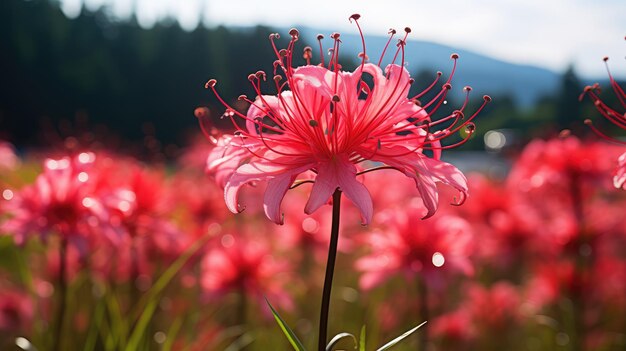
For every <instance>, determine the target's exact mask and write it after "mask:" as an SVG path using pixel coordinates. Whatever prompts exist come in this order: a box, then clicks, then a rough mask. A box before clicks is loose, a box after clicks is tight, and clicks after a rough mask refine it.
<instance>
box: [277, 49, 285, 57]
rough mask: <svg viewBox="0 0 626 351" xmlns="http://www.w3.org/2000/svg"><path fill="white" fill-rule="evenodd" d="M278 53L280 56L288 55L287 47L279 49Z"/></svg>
mask: <svg viewBox="0 0 626 351" xmlns="http://www.w3.org/2000/svg"><path fill="white" fill-rule="evenodd" d="M278 55H280V57H285V56H287V49H280V51H278Z"/></svg>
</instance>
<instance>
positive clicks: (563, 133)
mask: <svg viewBox="0 0 626 351" xmlns="http://www.w3.org/2000/svg"><path fill="white" fill-rule="evenodd" d="M570 135H572V131H571V130H569V129H563V130H562V131H561V132H560V133H559V138H561V139H565V138H567V137H569V136H570Z"/></svg>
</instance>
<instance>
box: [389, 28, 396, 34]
mask: <svg viewBox="0 0 626 351" xmlns="http://www.w3.org/2000/svg"><path fill="white" fill-rule="evenodd" d="M387 34H391V35H393V34H396V30H395V29H393V28H389V32H387Z"/></svg>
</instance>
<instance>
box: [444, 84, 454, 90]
mask: <svg viewBox="0 0 626 351" xmlns="http://www.w3.org/2000/svg"><path fill="white" fill-rule="evenodd" d="M442 88H444V89H446V90H450V89H452V84H450V83H446V84H444V85H443V86H442Z"/></svg>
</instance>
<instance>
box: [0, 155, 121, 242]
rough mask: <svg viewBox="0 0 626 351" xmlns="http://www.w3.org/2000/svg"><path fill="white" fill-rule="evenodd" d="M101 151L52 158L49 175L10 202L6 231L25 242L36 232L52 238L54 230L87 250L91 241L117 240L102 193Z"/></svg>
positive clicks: (46, 166)
mask: <svg viewBox="0 0 626 351" xmlns="http://www.w3.org/2000/svg"><path fill="white" fill-rule="evenodd" d="M94 160H95V155H94V154H93V153H91V152H83V153H80V154H78V155H77V156H76V157H72V158H70V157H64V158H60V159H47V160H46V161H45V162H44V169H43V173H42V174H40V175H39V176H38V177H37V179H36V180H35V183H34V184H32V185H29V186H27V187H25V188H23V189H22V190H20V191H19V192H17V193H15V196H14V197H13V198H12V199H11V200H10V201H7V202H6V203H4V205H3V209H4V210H5V211H7V212H8V213H10V214H11V217H10V218H9V219H7V220H6V221H5V222H4V223H3V224H2V227H1V228H2V230H3V231H5V232H7V233H11V234H12V235H13V236H14V239H15V241H16V243H18V244H23V243H24V242H25V241H26V239H27V238H29V237H30V236H32V235H39V236H40V237H41V239H42V240H44V241H45V240H46V239H47V238H48V236H49V234H50V233H56V234H58V235H60V237H61V238H62V239H63V240H67V241H68V242H70V243H72V244H73V245H75V246H76V248H78V249H79V251H80V252H81V254H86V253H87V252H86V249H87V246H86V245H87V244H88V243H89V242H92V241H93V240H94V239H95V238H99V237H105V238H106V239H108V241H110V242H111V243H113V244H117V243H118V242H119V240H120V236H119V233H118V232H117V231H116V230H115V228H113V227H112V225H111V224H110V221H109V219H110V217H109V213H108V212H107V210H106V208H105V206H104V205H103V203H102V199H101V198H100V196H99V195H98V189H97V187H98V184H97V181H96V178H97V174H95V172H93V162H94Z"/></svg>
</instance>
